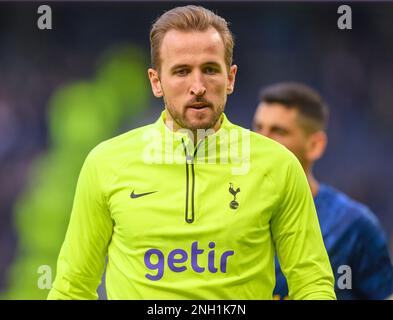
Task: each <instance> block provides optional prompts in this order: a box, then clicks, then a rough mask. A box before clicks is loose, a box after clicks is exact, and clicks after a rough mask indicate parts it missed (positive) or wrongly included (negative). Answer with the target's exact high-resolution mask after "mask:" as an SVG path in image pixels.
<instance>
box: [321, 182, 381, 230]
mask: <svg viewBox="0 0 393 320" xmlns="http://www.w3.org/2000/svg"><path fill="white" fill-rule="evenodd" d="M321 198H323V200H324V201H326V205H328V206H329V207H330V208H332V209H333V210H334V211H335V214H336V215H337V219H339V218H340V217H341V219H345V220H347V221H352V226H353V228H352V232H354V231H355V230H353V229H354V228H356V229H357V230H358V231H359V232H360V233H362V234H365V233H368V234H369V235H370V236H372V235H374V234H375V233H379V234H383V231H382V227H381V225H380V223H379V220H378V218H377V216H376V215H375V214H374V213H373V212H372V211H371V210H370V208H369V207H368V206H366V205H365V204H363V203H361V202H359V201H357V200H355V199H353V198H351V197H350V196H349V195H347V194H345V193H344V192H342V191H339V190H337V189H335V188H333V187H331V186H328V185H325V184H321Z"/></svg>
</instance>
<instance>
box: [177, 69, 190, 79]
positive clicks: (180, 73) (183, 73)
mask: <svg viewBox="0 0 393 320" xmlns="http://www.w3.org/2000/svg"><path fill="white" fill-rule="evenodd" d="M174 74H175V75H177V76H180V77H184V76H186V75H187V74H188V70H187V69H177V70H175V71H174Z"/></svg>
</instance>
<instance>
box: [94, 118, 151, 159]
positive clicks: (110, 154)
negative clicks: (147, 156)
mask: <svg viewBox="0 0 393 320" xmlns="http://www.w3.org/2000/svg"><path fill="white" fill-rule="evenodd" d="M150 130H154V125H153V124H149V125H146V126H143V127H138V128H135V129H132V130H129V131H127V132H125V133H122V134H120V135H118V136H115V137H113V138H110V139H108V140H105V141H103V142H101V143H99V144H98V145H97V146H96V147H94V148H93V149H92V150H91V151H90V153H89V155H88V156H87V159H88V160H90V161H101V160H108V159H109V158H116V157H119V156H122V155H132V154H135V151H136V150H137V149H140V148H142V147H143V146H144V145H145V144H144V139H143V136H144V134H145V133H146V132H148V131H150Z"/></svg>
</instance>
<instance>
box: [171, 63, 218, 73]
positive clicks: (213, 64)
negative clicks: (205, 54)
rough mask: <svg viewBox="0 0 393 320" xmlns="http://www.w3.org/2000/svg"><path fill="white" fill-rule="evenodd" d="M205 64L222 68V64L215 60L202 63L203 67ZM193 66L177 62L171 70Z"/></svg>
mask: <svg viewBox="0 0 393 320" xmlns="http://www.w3.org/2000/svg"><path fill="white" fill-rule="evenodd" d="M205 66H215V67H218V68H221V66H220V64H219V63H217V62H214V61H208V62H205V63H203V64H202V67H205ZM190 67H191V66H190V65H189V64H175V65H174V66H172V67H171V68H170V70H171V71H173V70H176V69H181V68H190Z"/></svg>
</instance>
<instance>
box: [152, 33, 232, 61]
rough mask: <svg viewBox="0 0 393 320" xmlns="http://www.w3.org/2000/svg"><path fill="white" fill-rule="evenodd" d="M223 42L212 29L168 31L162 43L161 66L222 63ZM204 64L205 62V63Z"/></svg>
mask: <svg viewBox="0 0 393 320" xmlns="http://www.w3.org/2000/svg"><path fill="white" fill-rule="evenodd" d="M224 52H225V48H224V42H223V40H222V38H221V36H220V34H219V32H218V31H217V30H216V29H214V28H213V27H210V28H208V29H207V30H206V31H179V30H175V29H172V30H169V31H168V32H167V33H166V34H165V36H164V39H163V41H162V44H161V49H160V58H161V62H162V64H169V65H171V64H177V63H186V64H187V63H191V64H192V63H196V62H202V60H206V59H209V60H212V61H215V62H217V63H220V62H221V63H224ZM205 62H206V61H205Z"/></svg>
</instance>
